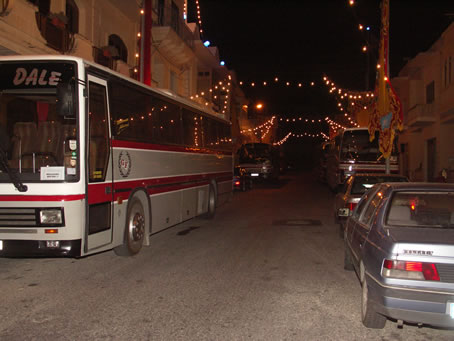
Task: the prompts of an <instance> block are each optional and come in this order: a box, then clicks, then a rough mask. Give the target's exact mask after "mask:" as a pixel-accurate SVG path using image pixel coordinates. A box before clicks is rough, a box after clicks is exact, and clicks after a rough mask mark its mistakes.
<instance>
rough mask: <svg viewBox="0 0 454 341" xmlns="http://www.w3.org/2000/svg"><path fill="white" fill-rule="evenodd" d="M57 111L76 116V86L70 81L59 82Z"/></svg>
mask: <svg viewBox="0 0 454 341" xmlns="http://www.w3.org/2000/svg"><path fill="white" fill-rule="evenodd" d="M57 113H58V115H60V116H74V115H75V113H74V87H73V86H72V85H71V84H70V83H69V82H63V83H58V84H57Z"/></svg>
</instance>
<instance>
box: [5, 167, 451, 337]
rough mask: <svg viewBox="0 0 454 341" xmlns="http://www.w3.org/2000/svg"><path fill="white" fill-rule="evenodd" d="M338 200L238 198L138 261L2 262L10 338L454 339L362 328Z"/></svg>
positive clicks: (319, 196) (314, 188) (315, 195)
mask: <svg viewBox="0 0 454 341" xmlns="http://www.w3.org/2000/svg"><path fill="white" fill-rule="evenodd" d="M333 197H334V196H333V194H332V193H331V192H329V190H328V189H327V188H326V187H324V186H323V185H321V184H318V183H316V182H314V181H313V180H312V179H311V177H310V175H309V174H303V173H299V174H297V173H292V174H286V175H285V176H284V177H283V178H282V179H281V181H280V182H279V183H278V184H272V185H269V184H258V185H257V186H255V188H254V189H253V190H252V191H248V192H244V193H243V192H239V193H234V195H233V197H232V200H231V201H230V202H229V203H228V204H226V205H223V206H222V207H219V208H218V210H217V215H216V217H215V219H213V220H203V219H199V218H197V219H193V220H191V221H187V222H185V223H183V224H180V225H178V226H175V227H172V228H170V229H167V230H165V231H163V232H161V233H158V234H156V235H154V236H152V238H151V242H152V246H151V247H147V248H144V249H143V250H142V251H141V253H140V254H139V255H137V256H135V257H131V258H122V257H118V256H116V255H115V254H114V253H113V252H105V253H102V254H97V255H93V256H90V257H86V258H83V259H0V292H1V293H2V296H1V307H0V312H1V318H0V340H8V341H9V340H197V341H198V340H380V341H386V340H390V341H391V340H412V341H413V340H453V339H454V330H439V329H433V328H428V327H424V328H418V327H415V326H407V325H406V326H404V328H403V329H398V328H397V325H396V323H393V322H388V323H387V325H386V327H385V328H384V329H383V330H371V329H367V328H365V327H363V325H362V324H361V320H360V286H359V283H358V280H357V278H356V275H355V274H354V272H346V271H344V270H343V245H342V241H341V239H339V237H338V233H337V227H336V226H335V225H334V223H333V212H332V210H333Z"/></svg>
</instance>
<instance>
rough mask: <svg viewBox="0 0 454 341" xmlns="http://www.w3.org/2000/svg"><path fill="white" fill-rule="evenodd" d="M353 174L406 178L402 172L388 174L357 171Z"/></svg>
mask: <svg viewBox="0 0 454 341" xmlns="http://www.w3.org/2000/svg"><path fill="white" fill-rule="evenodd" d="M352 176H354V177H358V176H383V177H392V178H406V176H405V175H400V174H386V173H355V174H353V175H352Z"/></svg>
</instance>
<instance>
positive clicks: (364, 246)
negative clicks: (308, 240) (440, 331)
mask: <svg viewBox="0 0 454 341" xmlns="http://www.w3.org/2000/svg"><path fill="white" fill-rule="evenodd" d="M344 243H345V257H344V268H345V269H347V270H352V269H354V270H356V272H357V274H358V278H359V280H360V283H361V288H362V295H361V317H362V322H363V324H364V325H365V326H366V327H369V328H383V327H384V326H385V323H386V321H387V318H391V319H393V320H397V322H398V323H399V324H400V325H402V324H403V322H407V323H414V324H419V325H422V324H428V325H433V326H437V327H449V328H453V327H454V184H440V183H412V182H406V183H405V182H401V183H382V184H377V185H375V186H374V187H372V188H371V189H370V190H369V191H367V192H366V194H364V195H363V197H362V198H361V200H360V202H359V203H358V205H357V207H356V209H355V210H354V211H353V215H352V216H350V217H349V218H348V220H347V224H346V227H345V232H344Z"/></svg>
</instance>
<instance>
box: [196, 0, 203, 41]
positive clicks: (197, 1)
mask: <svg viewBox="0 0 454 341" xmlns="http://www.w3.org/2000/svg"><path fill="white" fill-rule="evenodd" d="M195 4H196V6H197V21H198V23H199V32H200V35H202V33H203V29H202V16H201V15H200V5H199V0H195Z"/></svg>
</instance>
